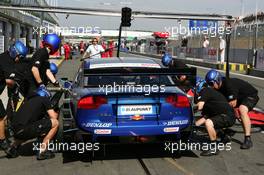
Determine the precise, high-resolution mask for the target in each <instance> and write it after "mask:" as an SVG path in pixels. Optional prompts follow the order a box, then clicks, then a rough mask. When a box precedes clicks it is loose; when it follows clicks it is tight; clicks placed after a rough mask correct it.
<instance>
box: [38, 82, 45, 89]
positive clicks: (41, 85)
mask: <svg viewBox="0 0 264 175" xmlns="http://www.w3.org/2000/svg"><path fill="white" fill-rule="evenodd" d="M39 88H40V89H47V88H46V86H45V84H43V83H40V84H39Z"/></svg>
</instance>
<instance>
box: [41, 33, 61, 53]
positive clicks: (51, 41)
mask: <svg viewBox="0 0 264 175" xmlns="http://www.w3.org/2000/svg"><path fill="white" fill-rule="evenodd" d="M42 42H43V46H47V47H49V48H50V49H51V52H50V54H54V53H55V52H57V51H58V49H59V48H60V44H61V39H60V37H59V36H58V35H57V34H55V33H52V34H46V35H44V36H43V41H42Z"/></svg>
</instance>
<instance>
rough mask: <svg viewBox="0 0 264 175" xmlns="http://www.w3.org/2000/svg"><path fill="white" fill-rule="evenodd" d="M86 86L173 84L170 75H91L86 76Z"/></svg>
mask: <svg viewBox="0 0 264 175" xmlns="http://www.w3.org/2000/svg"><path fill="white" fill-rule="evenodd" d="M84 81H85V82H84V84H85V86H99V85H114V84H116V85H172V84H173V81H172V79H171V78H170V76H167V75H162V76H157V75H153V76H151V75H138V76H90V77H85V78H84Z"/></svg>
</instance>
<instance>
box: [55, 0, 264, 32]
mask: <svg viewBox="0 0 264 175" xmlns="http://www.w3.org/2000/svg"><path fill="white" fill-rule="evenodd" d="M241 2H243V4H244V5H243V6H242V5H241V4H242V3H241ZM256 4H257V5H256ZM58 6H60V7H62V6H64V7H79V8H95V9H114V10H120V11H121V8H122V7H124V6H128V7H130V8H132V10H138V11H157V12H173V13H216V14H227V15H232V16H240V15H241V14H244V15H247V14H252V13H255V12H256V6H257V9H258V11H263V12H264V0H58ZM242 7H243V8H242ZM58 17H59V20H60V25H61V26H63V27H64V26H65V27H86V26H90V27H99V28H100V29H118V26H119V24H120V18H117V17H107V16H106V17H105V16H80V15H70V16H69V17H68V19H66V15H65V14H58ZM182 23H183V24H187V21H185V22H182ZM177 25H178V22H177V20H157V19H135V20H133V22H132V26H131V29H132V30H147V31H164V29H165V27H173V26H177Z"/></svg>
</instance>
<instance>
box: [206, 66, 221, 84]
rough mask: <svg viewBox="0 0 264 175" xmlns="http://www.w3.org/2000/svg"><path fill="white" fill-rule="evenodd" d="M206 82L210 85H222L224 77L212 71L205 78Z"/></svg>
mask: <svg viewBox="0 0 264 175" xmlns="http://www.w3.org/2000/svg"><path fill="white" fill-rule="evenodd" d="M205 81H206V82H207V84H209V85H210V84H212V83H217V84H220V83H221V82H222V75H221V74H220V72H218V71H217V70H215V69H212V70H210V71H209V72H207V74H206V76H205Z"/></svg>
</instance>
